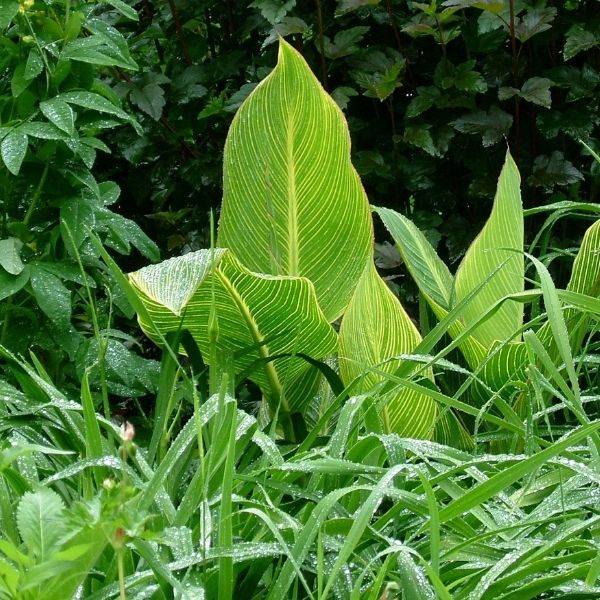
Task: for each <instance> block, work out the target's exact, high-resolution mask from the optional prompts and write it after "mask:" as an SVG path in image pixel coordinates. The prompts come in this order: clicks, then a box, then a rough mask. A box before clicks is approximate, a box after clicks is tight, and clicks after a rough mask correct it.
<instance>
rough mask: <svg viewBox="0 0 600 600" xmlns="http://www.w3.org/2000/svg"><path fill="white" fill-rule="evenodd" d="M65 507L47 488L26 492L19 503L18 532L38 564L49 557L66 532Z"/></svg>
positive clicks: (56, 548)
mask: <svg viewBox="0 0 600 600" xmlns="http://www.w3.org/2000/svg"><path fill="white" fill-rule="evenodd" d="M64 510H65V507H64V504H63V502H62V500H61V499H60V496H59V495H58V494H57V493H56V492H53V491H52V490H50V489H47V488H41V489H39V490H38V491H36V492H27V493H25V494H24V495H23V497H22V498H21V501H20V502H19V505H18V507H17V527H18V528H19V535H20V536H21V539H22V540H23V543H24V544H25V546H26V547H27V550H28V551H29V553H30V554H31V555H32V556H33V557H35V558H36V559H37V561H38V562H39V563H42V562H44V561H46V560H48V559H49V558H50V557H51V556H52V554H53V553H54V552H55V551H56V550H58V548H59V546H60V541H61V538H62V536H63V535H64V534H65V531H66V522H65V520H64V517H63V514H64Z"/></svg>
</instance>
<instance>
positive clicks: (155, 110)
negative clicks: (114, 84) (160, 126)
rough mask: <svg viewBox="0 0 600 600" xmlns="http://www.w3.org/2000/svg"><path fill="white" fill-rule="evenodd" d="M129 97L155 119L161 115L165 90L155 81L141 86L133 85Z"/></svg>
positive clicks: (164, 102)
mask: <svg viewBox="0 0 600 600" xmlns="http://www.w3.org/2000/svg"><path fill="white" fill-rule="evenodd" d="M129 99H130V100H131V102H133V103H134V104H135V105H136V106H137V107H138V108H140V109H141V110H143V111H144V112H145V113H146V114H148V115H150V116H151V117H152V118H153V119H154V120H155V121H158V120H159V119H160V117H161V116H162V111H163V108H164V106H165V104H166V101H165V92H164V90H163V89H162V88H161V87H160V85H159V84H158V83H157V82H155V81H152V82H150V83H149V84H147V85H145V86H143V87H138V86H135V87H133V89H132V90H131V93H130V95H129Z"/></svg>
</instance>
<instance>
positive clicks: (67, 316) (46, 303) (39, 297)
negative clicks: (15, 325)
mask: <svg viewBox="0 0 600 600" xmlns="http://www.w3.org/2000/svg"><path fill="white" fill-rule="evenodd" d="M30 282H31V289H32V290H33V295H34V296H35V299H36V301H37V303H38V305H39V307H40V309H41V310H42V312H43V313H44V314H45V315H46V316H47V317H48V318H49V319H50V320H51V321H52V322H53V323H54V325H56V326H57V327H58V328H60V329H69V327H70V325H71V292H70V291H69V290H68V289H67V288H66V287H65V286H64V285H63V283H62V282H61V281H60V279H59V278H58V277H56V275H53V274H52V273H49V272H48V271H46V270H45V269H40V268H32V269H31V276H30Z"/></svg>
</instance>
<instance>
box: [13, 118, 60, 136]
mask: <svg viewBox="0 0 600 600" xmlns="http://www.w3.org/2000/svg"><path fill="white" fill-rule="evenodd" d="M19 131H21V132H22V133H24V134H26V135H29V136H31V137H34V138H39V139H41V140H66V139H69V136H68V135H67V134H66V133H65V132H64V131H61V130H60V129H58V127H55V126H54V125H52V124H51V123H45V122H42V121H29V122H27V123H23V125H21V126H20V127H19Z"/></svg>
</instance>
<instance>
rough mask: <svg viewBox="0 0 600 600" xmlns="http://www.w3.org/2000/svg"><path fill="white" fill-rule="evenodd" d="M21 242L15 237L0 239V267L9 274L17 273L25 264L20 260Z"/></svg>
mask: <svg viewBox="0 0 600 600" xmlns="http://www.w3.org/2000/svg"><path fill="white" fill-rule="evenodd" d="M22 247H23V242H22V241H21V240H20V239H18V238H15V237H9V238H7V239H5V240H0V267H2V268H3V269H4V270H5V271H6V272H7V273H10V274H11V275H18V274H19V273H20V272H21V271H22V270H23V269H24V268H25V265H24V264H23V261H22V260H21V248H22Z"/></svg>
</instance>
